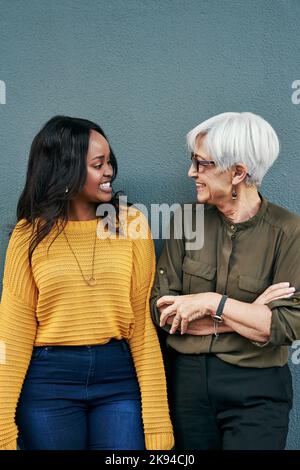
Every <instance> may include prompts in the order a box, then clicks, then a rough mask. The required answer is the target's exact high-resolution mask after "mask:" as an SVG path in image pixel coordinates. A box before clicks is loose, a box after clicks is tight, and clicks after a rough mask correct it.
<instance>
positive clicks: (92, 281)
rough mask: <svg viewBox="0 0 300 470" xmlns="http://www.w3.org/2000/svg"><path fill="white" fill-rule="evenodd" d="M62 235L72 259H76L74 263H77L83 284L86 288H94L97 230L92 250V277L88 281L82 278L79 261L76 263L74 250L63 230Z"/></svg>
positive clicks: (95, 282)
mask: <svg viewBox="0 0 300 470" xmlns="http://www.w3.org/2000/svg"><path fill="white" fill-rule="evenodd" d="M63 234H64V236H65V239H66V241H67V243H68V245H69V248H70V250H71V252H72V253H73V256H74V258H75V259H76V262H77V264H78V267H79V270H80V272H81V276H82V279H83V280H84V282H85V283H86V284H87V285H88V286H90V287H94V286H95V285H96V284H97V281H96V279H95V278H94V268H95V252H96V241H97V230H95V240H94V249H93V265H92V275H91V277H90V278H89V279H86V278H85V277H84V275H83V271H82V269H81V266H80V264H79V261H78V258H77V256H76V255H75V253H74V250H73V248H72V247H71V245H70V242H69V240H68V237H67V234H66V233H65V231H64V230H63Z"/></svg>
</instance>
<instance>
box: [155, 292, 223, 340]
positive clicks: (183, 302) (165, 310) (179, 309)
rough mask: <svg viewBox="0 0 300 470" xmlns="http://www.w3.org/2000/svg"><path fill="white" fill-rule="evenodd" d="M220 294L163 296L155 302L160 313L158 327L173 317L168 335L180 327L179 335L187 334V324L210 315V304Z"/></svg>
mask: <svg viewBox="0 0 300 470" xmlns="http://www.w3.org/2000/svg"><path fill="white" fill-rule="evenodd" d="M216 297H218V298H219V297H221V296H220V294H215V293H213V292H205V293H202V294H190V295H177V296H175V295H165V296H163V297H161V298H160V299H159V300H158V301H157V308H158V309H159V310H160V312H161V317H160V326H164V325H165V324H166V323H167V320H168V319H169V318H170V317H174V318H173V321H172V326H171V329H170V334H173V333H175V331H176V330H177V329H178V328H179V326H180V332H181V334H184V333H186V332H187V328H188V324H189V322H191V321H193V320H198V319H200V318H204V317H206V316H208V315H210V314H211V309H210V307H209V306H210V304H211V302H212V301H213V300H215V299H216Z"/></svg>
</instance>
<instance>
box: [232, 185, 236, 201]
mask: <svg viewBox="0 0 300 470" xmlns="http://www.w3.org/2000/svg"><path fill="white" fill-rule="evenodd" d="M231 195H232V199H233V200H236V199H237V192H236V188H235V186H232V193H231Z"/></svg>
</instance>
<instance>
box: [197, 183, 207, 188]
mask: <svg viewBox="0 0 300 470" xmlns="http://www.w3.org/2000/svg"><path fill="white" fill-rule="evenodd" d="M196 186H199V187H200V188H205V186H206V184H204V183H196Z"/></svg>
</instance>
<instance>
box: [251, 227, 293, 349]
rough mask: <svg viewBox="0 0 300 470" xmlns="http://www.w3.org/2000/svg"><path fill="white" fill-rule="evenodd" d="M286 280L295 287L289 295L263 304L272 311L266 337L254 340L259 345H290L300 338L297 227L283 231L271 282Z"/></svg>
mask: <svg viewBox="0 0 300 470" xmlns="http://www.w3.org/2000/svg"><path fill="white" fill-rule="evenodd" d="M278 282H289V283H290V286H291V287H295V289H296V291H295V293H294V295H293V296H292V297H290V298H285V299H277V300H274V301H272V302H269V303H268V304H266V305H267V306H268V307H269V309H270V310H271V311H272V319H271V329H270V337H269V340H268V341H267V342H265V343H258V342H256V341H253V344H256V345H257V346H260V347H265V346H267V345H268V346H289V345H291V344H292V343H293V342H294V341H295V340H297V339H300V230H299V229H296V230H294V231H293V233H292V234H290V235H287V234H284V236H283V237H282V240H281V243H280V245H279V249H278V256H277V257H276V260H275V264H274V276H273V282H272V284H277V283H278Z"/></svg>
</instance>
